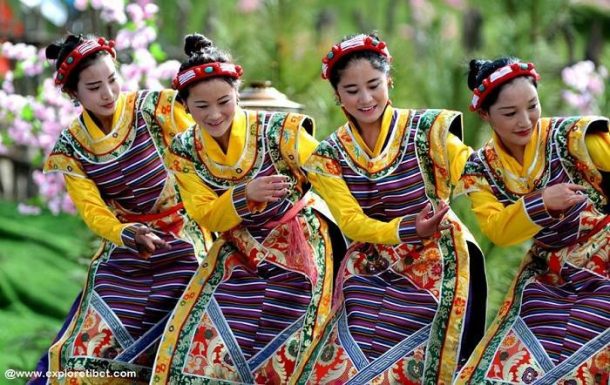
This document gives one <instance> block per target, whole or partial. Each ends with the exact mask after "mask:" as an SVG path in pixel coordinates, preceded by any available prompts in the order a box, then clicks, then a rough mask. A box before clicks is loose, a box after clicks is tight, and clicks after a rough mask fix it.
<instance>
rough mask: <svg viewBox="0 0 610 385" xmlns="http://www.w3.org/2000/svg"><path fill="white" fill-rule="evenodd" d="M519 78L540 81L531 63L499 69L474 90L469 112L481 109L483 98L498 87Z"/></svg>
mask: <svg viewBox="0 0 610 385" xmlns="http://www.w3.org/2000/svg"><path fill="white" fill-rule="evenodd" d="M519 76H529V77H532V78H534V80H540V75H538V72H536V67H535V66H534V64H532V63H511V64H508V65H505V66H504V67H500V68H498V69H497V70H495V71H494V72H492V73H491V75H489V76H488V77H486V78H485V79H484V80H483V81H482V82H481V85H480V86H478V87H477V88H475V89H474V91H473V92H474V95H472V101H471V102H470V111H476V110H478V109H479V108H480V107H481V104H482V103H483V101H484V100H485V98H486V97H487V96H488V95H489V94H490V93H491V91H493V90H494V89H495V88H497V87H498V86H500V85H502V84H504V83H506V82H507V81H509V80H511V79H514V78H516V77H519Z"/></svg>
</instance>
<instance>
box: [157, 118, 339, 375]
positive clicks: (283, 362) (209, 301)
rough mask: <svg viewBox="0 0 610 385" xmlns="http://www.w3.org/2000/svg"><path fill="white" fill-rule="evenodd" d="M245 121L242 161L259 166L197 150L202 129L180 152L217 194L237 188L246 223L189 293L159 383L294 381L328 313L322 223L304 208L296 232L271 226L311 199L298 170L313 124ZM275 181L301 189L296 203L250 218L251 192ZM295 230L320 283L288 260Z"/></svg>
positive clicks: (186, 137) (160, 363) (327, 253)
mask: <svg viewBox="0 0 610 385" xmlns="http://www.w3.org/2000/svg"><path fill="white" fill-rule="evenodd" d="M245 113H246V115H247V119H246V120H247V123H246V124H247V126H246V127H248V128H249V129H248V130H247V134H246V138H245V144H244V147H245V148H244V149H243V151H242V153H243V154H247V155H249V156H252V158H249V157H246V156H244V155H242V159H240V161H238V164H236V165H221V164H219V163H216V162H214V161H213V160H212V159H211V158H208V157H206V154H205V152H204V151H205V146H204V145H201V146H199V144H200V142H198V141H200V140H201V136H200V133H199V131H198V130H199V128H197V127H193V128H192V129H190V130H188V131H187V132H185V133H184V134H182V135H181V136H180V137H177V140H175V141H174V144H173V146H172V150H175V151H176V153H177V154H179V155H180V156H181V157H182V159H183V160H184V161H185V162H188V167H189V169H192V170H195V171H196V173H197V175H198V176H199V177H200V178H201V180H202V181H203V182H205V183H206V185H207V186H209V187H210V188H212V189H213V190H214V191H215V192H216V194H218V196H221V195H222V194H223V193H225V192H226V191H228V190H229V189H231V188H234V189H233V194H232V200H233V206H234V208H235V210H236V212H237V213H238V214H239V215H240V216H241V218H242V221H241V223H240V225H239V226H236V227H234V228H233V229H231V230H229V231H226V232H224V233H223V234H221V236H220V237H219V239H218V240H217V241H216V242H215V245H214V246H213V247H212V249H211V252H210V254H209V255H208V257H207V259H206V262H205V263H204V264H202V265H201V267H200V268H199V269H198V270H197V272H196V274H195V276H194V277H193V280H192V281H191V283H190V284H189V286H188V288H187V289H186V290H185V292H184V295H183V297H182V299H181V301H180V304H179V305H178V307H177V308H176V312H175V313H174V314H173V315H172V317H171V319H170V320H169V322H168V326H167V327H166V330H165V333H164V336H163V339H162V341H161V345H160V348H159V354H158V356H157V359H156V366H155V375H154V376H153V381H152V383H153V384H183V383H198V384H216V383H236V384H237V383H239V384H285V383H288V382H289V381H290V380H291V379H292V378H293V371H294V369H295V367H296V366H297V364H298V362H299V359H300V356H301V355H302V354H303V352H304V351H307V350H308V349H309V346H310V344H311V341H312V340H313V338H314V337H315V336H316V335H317V334H318V329H319V328H320V325H321V324H322V323H323V321H324V320H325V317H326V314H327V313H328V311H329V305H330V296H331V291H330V288H331V285H332V274H328V273H327V264H328V263H330V261H331V249H330V243H329V242H330V239H329V236H328V229H327V225H326V222H325V220H324V219H323V217H322V216H321V215H319V214H316V213H315V212H314V210H313V209H312V208H311V207H310V205H309V204H305V206H304V208H303V209H302V210H301V211H300V212H298V213H297V214H296V217H295V218H294V222H293V223H292V224H290V223H285V224H281V223H280V224H279V225H276V226H275V227H274V228H266V227H264V225H265V224H268V223H270V222H273V221H278V220H279V219H281V218H282V217H283V216H284V215H285V214H286V213H287V212H288V211H289V210H290V209H291V208H293V207H294V206H296V205H298V204H299V202H300V201H301V199H306V200H307V199H308V198H307V197H306V196H305V197H304V194H305V193H306V192H307V190H306V186H305V184H304V180H305V179H304V177H303V175H301V174H300V173H302V171H300V170H299V167H298V166H296V167H294V166H295V165H296V159H298V158H297V157H298V155H299V153H298V148H297V146H296V137H297V135H298V133H299V130H303V127H302V126H301V125H302V123H303V121H304V120H305V119H309V118H308V117H306V116H304V115H299V114H285V113H267V112H262V111H261V112H257V111H247V110H245ZM191 146H192V147H191ZM197 148H200V149H202V150H197ZM245 158H247V159H245ZM240 162H241V163H240ZM242 167H243V168H242ZM275 174H279V175H285V176H287V177H289V178H290V181H291V182H292V183H293V184H292V188H291V189H290V192H289V194H288V196H287V197H286V198H285V199H282V200H280V201H278V202H268V203H267V204H266V205H265V207H264V209H262V210H260V211H257V212H250V209H249V208H248V205H247V204H248V202H246V199H245V188H244V187H243V186H244V185H245V184H246V183H247V182H248V181H250V180H251V179H252V178H257V177H261V176H267V175H275ZM240 186H241V187H240ZM306 202H308V201H306ZM297 207H298V206H297ZM295 225H296V226H298V227H297V228H296V229H295V227H294V226H295ZM295 231H298V232H302V234H304V235H305V237H306V241H307V245H306V246H307V247H309V248H310V250H311V256H309V257H308V258H311V259H313V260H312V261H307V262H308V263H310V264H312V265H313V266H314V267H315V274H316V275H315V276H314V277H312V276H311V275H309V274H308V272H307V271H305V270H304V269H303V266H300V265H298V264H296V263H295V260H296V259H289V256H290V255H292V254H293V253H294V251H293V250H291V248H292V247H293V246H294V245H293V244H292V243H291V242H292V241H291V240H292V239H293V237H294V233H293V232H295ZM298 257H300V258H304V257H305V255H299V256H298ZM328 270H330V271H332V269H328Z"/></svg>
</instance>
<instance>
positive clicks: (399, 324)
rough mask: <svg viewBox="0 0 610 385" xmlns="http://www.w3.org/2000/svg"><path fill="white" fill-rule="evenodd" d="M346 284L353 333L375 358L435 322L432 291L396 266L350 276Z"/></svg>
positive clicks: (362, 348) (361, 347)
mask: <svg viewBox="0 0 610 385" xmlns="http://www.w3.org/2000/svg"><path fill="white" fill-rule="evenodd" d="M343 288H344V289H343V292H344V295H345V306H346V311H347V318H348V325H349V330H350V334H351V335H352V337H353V338H354V339H355V341H356V343H357V344H358V346H360V349H361V350H362V351H363V353H364V354H365V355H366V356H367V357H368V358H369V359H371V360H372V359H376V358H378V357H379V356H381V355H382V354H383V353H385V352H386V351H388V350H389V349H390V348H392V347H393V346H395V345H396V344H397V343H398V342H400V341H402V340H403V339H405V338H407V337H408V336H410V335H411V334H413V333H415V332H416V331H417V330H419V329H421V328H422V327H424V326H426V325H429V324H430V323H432V320H433V318H434V315H435V314H436V309H437V307H438V305H437V302H436V300H435V298H434V297H433V296H432V295H431V294H430V293H429V292H427V291H425V290H421V289H419V288H417V287H415V286H414V285H413V284H412V283H411V282H409V280H407V279H406V278H404V277H402V276H400V275H397V274H396V273H394V272H393V271H392V270H387V271H385V272H384V273H382V274H380V275H379V276H371V277H366V276H353V277H350V278H349V279H348V280H347V281H346V282H345V284H344V286H343Z"/></svg>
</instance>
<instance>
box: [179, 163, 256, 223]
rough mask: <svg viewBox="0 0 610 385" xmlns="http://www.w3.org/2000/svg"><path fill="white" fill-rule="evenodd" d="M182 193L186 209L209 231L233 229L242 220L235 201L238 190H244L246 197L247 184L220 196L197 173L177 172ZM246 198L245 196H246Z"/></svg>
mask: <svg viewBox="0 0 610 385" xmlns="http://www.w3.org/2000/svg"><path fill="white" fill-rule="evenodd" d="M175 175H176V180H177V181H178V187H179V189H180V195H181V196H182V200H183V201H184V206H185V208H186V211H187V212H188V213H189V215H190V217H191V218H193V219H194V220H195V221H196V222H197V223H198V224H199V225H200V226H202V227H205V228H206V229H208V230H209V231H214V232H216V231H217V232H222V231H227V230H230V229H232V228H233V227H235V226H237V225H239V224H240V223H241V221H242V218H241V216H240V215H239V214H240V212H241V213H242V214H245V213H247V208H246V210H245V211H244V210H243V207H241V211H240V210H239V209H238V207H237V206H238V205H237V204H235V203H234V198H235V196H236V195H238V194H236V192H240V193H241V192H242V190H243V195H244V197H245V185H244V186H243V187H241V186H240V187H235V188H231V189H229V190H227V191H225V192H224V193H223V194H222V195H220V196H218V194H216V193H215V192H214V191H213V190H212V189H211V188H209V187H208V186H207V185H206V184H205V183H204V182H203V181H202V180H201V178H199V176H197V174H195V173H188V174H185V173H180V172H177V173H175ZM244 199H245V198H244Z"/></svg>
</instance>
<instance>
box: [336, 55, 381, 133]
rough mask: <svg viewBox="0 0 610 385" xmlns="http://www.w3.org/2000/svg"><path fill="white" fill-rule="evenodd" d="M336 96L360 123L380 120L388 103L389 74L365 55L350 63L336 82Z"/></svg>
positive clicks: (363, 124) (378, 122) (363, 125)
mask: <svg viewBox="0 0 610 385" xmlns="http://www.w3.org/2000/svg"><path fill="white" fill-rule="evenodd" d="M336 92H337V96H338V98H339V101H340V102H341V105H342V106H343V108H345V110H346V111H347V112H348V113H349V114H350V115H351V116H352V117H353V118H354V119H356V121H357V123H358V124H359V126H360V127H362V128H364V127H366V126H370V125H371V124H381V116H382V114H383V111H384V109H385V107H386V105H387V104H388V100H389V96H388V75H387V74H386V73H385V72H383V71H379V70H378V69H375V67H373V65H372V64H371V62H369V61H368V60H367V59H358V60H355V61H352V62H351V63H349V64H348V65H347V66H346V67H345V69H343V72H342V73H341V78H340V80H339V82H338V83H337V91H336Z"/></svg>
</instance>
